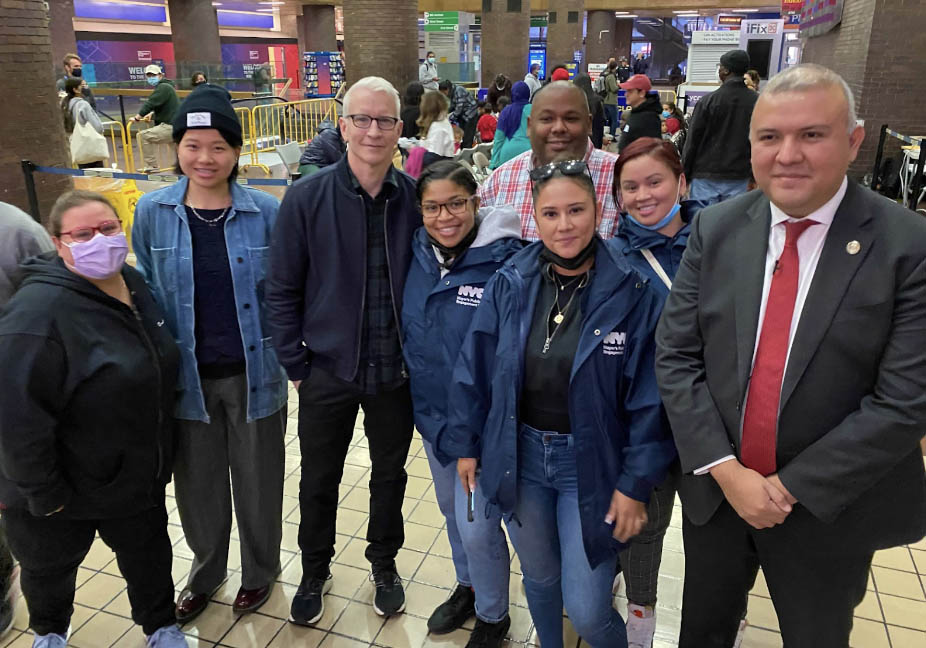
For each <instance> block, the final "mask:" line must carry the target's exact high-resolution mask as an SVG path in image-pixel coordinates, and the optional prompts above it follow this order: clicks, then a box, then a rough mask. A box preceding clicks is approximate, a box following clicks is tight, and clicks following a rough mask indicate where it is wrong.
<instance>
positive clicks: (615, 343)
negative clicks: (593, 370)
mask: <svg viewBox="0 0 926 648" xmlns="http://www.w3.org/2000/svg"><path fill="white" fill-rule="evenodd" d="M626 341H627V332H626V331H612V332H611V333H608V334H607V335H606V336H604V339H603V340H602V341H601V350H602V352H603V353H604V354H605V355H608V356H617V355H624V344H625V343H626Z"/></svg>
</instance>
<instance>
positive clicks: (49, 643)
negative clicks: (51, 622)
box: [32, 632, 68, 648]
mask: <svg viewBox="0 0 926 648" xmlns="http://www.w3.org/2000/svg"><path fill="white" fill-rule="evenodd" d="M67 645H68V638H67V636H66V635H62V634H57V633H54V632H51V633H49V634H46V635H35V638H34V639H33V640H32V648H65V647H66V646H67Z"/></svg>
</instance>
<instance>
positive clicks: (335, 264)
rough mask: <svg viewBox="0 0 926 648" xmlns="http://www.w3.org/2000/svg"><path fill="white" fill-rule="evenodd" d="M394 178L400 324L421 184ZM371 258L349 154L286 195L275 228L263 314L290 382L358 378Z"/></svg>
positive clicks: (391, 211) (394, 278)
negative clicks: (320, 374)
mask: <svg viewBox="0 0 926 648" xmlns="http://www.w3.org/2000/svg"><path fill="white" fill-rule="evenodd" d="M394 173H395V174H396V181H397V183H398V188H397V189H396V190H395V193H394V195H393V196H392V197H391V198H390V199H389V200H388V201H387V203H386V254H387V257H388V264H389V279H390V284H391V286H392V303H393V305H394V307H395V311H396V319H398V313H401V312H402V293H403V289H404V286H405V275H406V273H407V272H408V266H409V262H410V261H411V258H412V235H413V234H414V232H415V230H416V229H417V228H418V227H419V226H420V225H421V213H420V212H419V211H418V202H417V199H416V197H415V181H414V180H412V179H411V178H410V177H409V176H407V175H406V174H404V173H402V172H401V171H399V170H394ZM384 191H385V189H384ZM366 254H367V248H366V211H365V209H364V205H363V198H362V197H361V196H360V195H359V194H358V193H357V192H356V191H355V190H354V188H353V187H352V186H351V181H350V176H349V175H348V169H347V156H346V155H345V156H344V157H342V158H341V160H340V161H339V162H338V163H337V164H333V165H331V166H329V167H325V168H324V169H322V170H321V171H318V172H317V173H314V174H312V175H311V176H309V177H307V178H303V179H302V180H299V181H298V182H296V183H295V184H294V185H293V186H292V188H291V189H290V190H289V191H287V192H286V196H285V197H284V198H283V203H282V204H281V205H280V212H279V215H278V216H277V222H276V225H275V226H274V229H273V239H272V243H271V246H270V272H269V277H268V280H267V301H266V308H265V310H266V315H267V324H268V327H269V329H270V331H271V334H272V336H273V343H274V348H275V349H276V352H277V357H278V358H279V359H280V364H282V365H283V368H284V369H286V372H287V374H289V377H290V379H291V380H302V379H304V378H306V377H308V375H309V372H310V370H311V368H312V367H320V368H321V369H322V370H323V371H325V372H327V373H330V374H334V375H335V376H336V377H337V378H340V379H341V380H345V381H350V380H352V379H353V378H354V376H355V375H356V373H357V363H358V362H359V357H360V338H361V330H360V327H361V325H362V322H363V309H364V300H365V298H366Z"/></svg>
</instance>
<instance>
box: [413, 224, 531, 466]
mask: <svg viewBox="0 0 926 648" xmlns="http://www.w3.org/2000/svg"><path fill="white" fill-rule="evenodd" d="M477 220H478V222H479V231H478V233H477V235H476V240H474V241H473V244H472V245H471V246H470V248H469V250H467V251H466V254H464V255H463V256H462V257H461V258H460V260H459V261H458V262H457V263H454V264H453V265H452V266H451V268H450V271H449V272H447V273H446V274H444V275H443V276H441V266H440V265H439V264H438V262H437V257H436V256H435V255H434V249H433V247H432V246H431V244H430V243H429V242H428V235H427V232H426V231H425V229H424V227H421V228H419V229H418V231H417V232H415V239H414V242H413V243H412V251H413V256H412V262H411V267H410V268H409V271H408V278H407V279H406V280H405V297H404V299H403V302H402V337H403V339H404V344H403V349H404V353H405V364H406V366H407V367H408V373H409V378H410V381H411V391H412V403H413V404H414V408H415V427H417V428H418V432H419V433H420V434H421V436H422V437H423V438H424V439H426V440H427V441H428V442H429V443H430V444H431V446H432V447H433V448H434V452H435V454H436V456H437V458H438V460H439V461H440V462H441V463H442V464H444V465H446V464H447V463H449V462H450V460H451V459H450V457H447V456H446V455H445V454H443V453H442V452H440V449H439V448H440V437H441V435H442V434H443V432H444V429H445V427H446V425H447V388H448V387H449V386H450V379H451V375H452V373H453V366H454V363H455V362H456V359H457V356H458V355H459V353H460V347H461V346H462V345H463V339H464V337H465V336H466V331H467V330H468V329H469V325H470V323H471V322H472V319H473V315H474V314H475V313H476V307H477V306H479V302H480V300H481V298H482V294H483V290H484V288H485V285H486V282H488V281H489V279H491V278H492V277H493V276H494V275H495V273H496V271H497V270H498V269H499V268H500V267H501V265H502V263H504V262H505V260H506V259H508V258H509V257H510V256H511V255H512V254H514V253H515V252H517V251H518V250H520V249H521V248H522V247H523V243H522V242H521V240H520V238H521V219H520V217H519V216H518V213H517V212H516V211H515V210H514V209H512V208H511V207H507V206H505V207H484V208H482V209H481V210H479V214H478V216H477Z"/></svg>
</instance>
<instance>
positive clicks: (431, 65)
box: [418, 52, 440, 90]
mask: <svg viewBox="0 0 926 648" xmlns="http://www.w3.org/2000/svg"><path fill="white" fill-rule="evenodd" d="M418 82H419V83H421V85H423V86H424V89H425V90H437V86H438V84H439V83H440V77H439V76H438V74H437V57H436V56H435V55H434V52H428V55H427V56H425V57H424V61H422V63H421V66H420V67H419V68H418Z"/></svg>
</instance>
